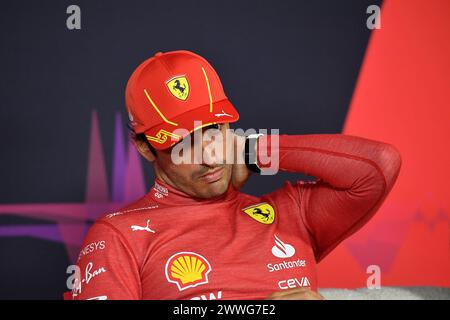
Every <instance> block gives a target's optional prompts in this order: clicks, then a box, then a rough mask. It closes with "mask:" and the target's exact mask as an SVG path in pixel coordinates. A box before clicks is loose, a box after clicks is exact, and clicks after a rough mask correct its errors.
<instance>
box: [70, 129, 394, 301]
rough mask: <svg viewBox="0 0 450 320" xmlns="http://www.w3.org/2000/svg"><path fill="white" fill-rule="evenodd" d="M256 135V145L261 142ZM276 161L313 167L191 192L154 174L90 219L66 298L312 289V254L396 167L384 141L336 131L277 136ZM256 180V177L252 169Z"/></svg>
mask: <svg viewBox="0 0 450 320" xmlns="http://www.w3.org/2000/svg"><path fill="white" fill-rule="evenodd" d="M270 144H271V137H270V136H262V137H260V138H259V142H258V148H261V147H264V148H265V147H270ZM279 145H280V148H279V159H280V170H284V171H289V172H299V173H300V172H301V173H304V174H306V175H310V176H314V177H316V178H317V179H316V180H315V181H312V182H304V181H297V182H296V183H290V182H286V183H285V185H284V186H283V187H281V188H280V189H278V190H275V191H273V192H272V193H269V194H266V195H264V196H262V197H255V196H251V195H248V194H244V193H242V192H239V191H237V190H235V189H234V188H233V187H232V186H231V184H230V187H229V189H228V191H227V192H226V193H225V194H223V195H222V196H221V197H219V198H215V199H209V200H208V199H206V200H205V199H203V200H202V199H196V198H192V197H190V196H188V195H186V194H184V193H183V192H181V191H178V190H176V189H174V188H172V187H170V186H168V185H166V184H164V183H163V182H162V181H159V180H156V181H155V183H154V185H153V187H152V188H151V189H150V191H149V192H148V193H147V194H146V195H145V196H143V197H142V198H141V199H139V200H137V201H136V202H134V203H132V204H130V205H129V206H127V207H126V208H123V209H122V210H120V211H117V212H114V213H109V214H106V215H105V216H104V217H102V218H101V219H99V220H98V221H96V222H95V224H94V225H93V226H92V227H91V229H90V231H89V233H88V235H87V236H86V239H85V242H84V245H83V247H82V250H81V252H80V256H79V259H78V266H79V267H80V273H81V278H80V280H81V281H80V282H79V283H78V285H77V286H76V287H75V288H74V290H73V291H72V296H73V298H74V299H264V298H266V297H267V296H268V295H270V294H271V293H273V292H275V291H281V290H285V289H289V288H296V287H309V288H311V289H312V290H317V274H316V263H318V262H319V261H320V260H321V259H322V258H323V257H324V256H325V255H327V254H328V253H329V252H330V251H331V250H332V249H333V248H335V247H336V246H337V245H338V244H339V243H340V242H341V241H342V240H344V239H345V238H346V237H348V236H349V235H350V234H352V233H354V232H355V231H357V230H358V229H359V228H360V227H361V226H362V225H364V224H365V223H366V222H367V221H368V220H369V219H370V218H371V217H372V215H373V214H374V213H375V212H376V211H377V209H378V208H379V207H380V205H381V204H382V203H383V201H384V199H385V197H386V196H387V194H388V193H389V191H390V190H391V188H392V186H393V184H394V182H395V180H396V178H397V176H398V173H399V170H400V166H401V158H400V155H399V153H398V152H397V150H396V149H395V148H394V147H393V146H391V145H390V144H386V143H382V142H378V141H373V140H368V139H364V138H359V137H354V136H349V135H343V134H315V135H281V136H279ZM257 179H260V181H261V183H264V177H257Z"/></svg>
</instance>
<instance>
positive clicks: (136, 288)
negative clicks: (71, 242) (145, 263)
mask: <svg viewBox="0 0 450 320" xmlns="http://www.w3.org/2000/svg"><path fill="white" fill-rule="evenodd" d="M77 266H78V267H79V279H80V280H81V283H80V282H78V285H77V284H76V285H75V286H74V288H73V290H72V297H73V299H74V300H87V299H98V300H105V299H108V300H111V299H126V300H132V299H140V297H141V287H140V280H139V279H140V277H139V268H138V264H137V262H136V258H135V256H134V254H133V251H132V249H131V247H130V246H129V244H128V242H127V241H126V239H125V238H124V237H123V235H122V234H121V233H120V231H119V230H117V229H116V228H115V227H114V226H113V225H111V224H110V223H108V222H105V221H97V222H96V223H95V224H94V225H93V226H92V227H91V229H90V230H89V232H88V234H87V236H86V238H85V240H84V244H83V247H82V249H81V252H80V255H79V259H78V263H77Z"/></svg>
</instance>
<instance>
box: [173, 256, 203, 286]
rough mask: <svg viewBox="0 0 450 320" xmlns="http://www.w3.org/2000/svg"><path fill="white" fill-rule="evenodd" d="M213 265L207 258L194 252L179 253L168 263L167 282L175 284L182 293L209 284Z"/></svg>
mask: <svg viewBox="0 0 450 320" xmlns="http://www.w3.org/2000/svg"><path fill="white" fill-rule="evenodd" d="M210 271H211V265H210V264H209V262H208V260H206V259H205V257H203V256H201V255H199V254H197V253H194V252H179V253H176V254H174V255H173V256H172V257H170V258H169V260H167V263H166V278H167V281H169V282H171V283H175V284H176V285H177V287H178V289H179V290H180V291H182V290H184V289H187V288H192V287H196V286H198V285H202V284H206V283H208V273H209V272H210Z"/></svg>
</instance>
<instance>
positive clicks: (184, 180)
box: [155, 124, 233, 198]
mask: <svg viewBox="0 0 450 320" xmlns="http://www.w3.org/2000/svg"><path fill="white" fill-rule="evenodd" d="M227 129H229V124H218V125H214V126H208V127H205V128H203V129H198V130H202V134H203V136H205V135H206V136H210V134H211V133H212V134H215V135H216V137H217V136H220V137H221V138H222V142H220V139H219V140H217V141H216V140H215V139H211V141H204V140H205V139H201V141H199V140H198V139H195V138H194V136H195V135H194V134H191V135H190V136H189V137H186V138H184V139H183V141H181V142H180V143H179V144H177V145H175V146H174V147H172V148H170V149H168V150H162V151H160V150H158V151H157V153H156V155H157V156H156V160H155V173H156V176H157V177H158V178H159V179H161V180H162V181H164V182H166V183H168V184H169V185H171V186H173V187H175V188H176V189H178V190H180V191H183V192H184V193H186V194H188V195H190V196H193V197H197V198H214V197H217V196H220V195H222V194H223V193H224V192H226V191H227V189H228V186H229V183H230V180H231V171H232V165H231V164H225V160H224V159H225V157H226V155H227V152H228V154H230V152H231V154H232V152H233V150H232V146H233V144H230V146H229V147H228V148H227V147H226V146H227V143H226V142H227V135H226V130H227ZM197 137H198V136H197ZM228 139H231V138H230V137H228ZM229 142H231V141H229ZM214 144H215V145H214ZM174 148H176V149H175V150H174ZM214 148H217V149H216V150H219V149H220V150H222V152H221V153H220V152H219V153H216V152H212V153H211V152H205V149H207V150H206V151H208V150H211V149H214ZM230 149H231V150H230ZM173 150H174V151H177V152H175V153H173V152H172V151H173ZM180 150H181V152H180ZM199 151H201V152H199ZM185 152H187V155H190V161H188V162H189V163H182V164H175V163H174V161H173V160H174V158H173V155H175V156H177V155H184V156H186V154H185ZM200 153H201V154H200ZM205 155H206V157H205ZM199 157H200V158H199ZM187 158H189V156H188V157H187ZM194 160H197V163H194Z"/></svg>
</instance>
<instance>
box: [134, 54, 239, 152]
mask: <svg viewBox="0 0 450 320" xmlns="http://www.w3.org/2000/svg"><path fill="white" fill-rule="evenodd" d="M125 103H126V109H127V112H128V116H129V118H130V121H131V125H132V127H133V129H134V131H135V132H136V133H145V136H146V137H147V140H148V141H149V142H150V144H151V145H152V146H153V147H154V148H155V149H158V150H162V149H166V148H169V147H170V146H172V145H174V144H175V143H177V142H178V141H180V140H181V139H183V138H184V136H186V135H188V134H189V133H191V132H193V131H194V130H196V129H199V128H201V127H204V126H208V125H211V124H216V123H227V122H235V121H237V120H238V119H239V114H238V112H237V111H236V109H235V108H234V107H233V105H232V104H231V102H230V101H229V100H228V98H227V97H226V96H225V93H224V91H223V87H222V83H221V82H220V79H219V76H218V75H217V73H216V71H215V70H214V69H213V67H212V66H211V65H210V64H209V63H208V61H206V60H205V59H204V58H202V57H201V56H199V55H197V54H195V53H193V52H190V51H185V50H179V51H170V52H165V53H162V52H158V53H156V54H155V55H154V56H153V57H151V58H149V59H147V60H145V61H144V62H143V63H141V64H140V65H139V66H138V67H137V68H136V70H135V71H134V72H133V74H132V75H131V77H130V79H129V80H128V83H127V87H126V90H125ZM194 122H196V123H194ZM199 122H201V125H200V124H199ZM177 129H186V130H185V131H187V133H185V134H181V135H180V134H177V133H174V131H175V130H177ZM178 133H179V132H178Z"/></svg>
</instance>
